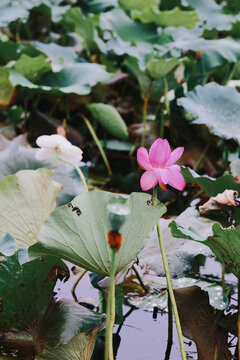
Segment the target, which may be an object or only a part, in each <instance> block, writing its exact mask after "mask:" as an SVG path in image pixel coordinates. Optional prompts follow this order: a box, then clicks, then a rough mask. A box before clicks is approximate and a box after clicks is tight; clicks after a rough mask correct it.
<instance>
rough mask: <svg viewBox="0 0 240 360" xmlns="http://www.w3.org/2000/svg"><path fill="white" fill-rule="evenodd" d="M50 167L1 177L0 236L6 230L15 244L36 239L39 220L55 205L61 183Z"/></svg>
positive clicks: (27, 243) (42, 220) (26, 243)
mask: <svg viewBox="0 0 240 360" xmlns="http://www.w3.org/2000/svg"><path fill="white" fill-rule="evenodd" d="M52 178H53V171H52V170H50V169H44V168H43V169H38V170H21V171H18V172H17V173H16V174H15V175H9V176H6V177H4V178H3V179H1V180H0V236H1V237H2V236H3V235H5V234H6V233H7V232H8V233H9V234H11V235H12V236H13V237H14V238H15V240H16V241H17V245H18V247H19V245H21V244H22V245H27V246H29V245H32V244H34V243H35V242H36V241H37V240H38V234H39V230H40V227H41V225H42V223H43V222H44V221H45V220H46V218H47V217H48V216H49V214H50V213H51V212H52V211H53V210H54V208H55V206H56V196H57V194H58V192H59V191H60V189H61V185H60V184H58V183H56V182H55V181H53V179H52Z"/></svg>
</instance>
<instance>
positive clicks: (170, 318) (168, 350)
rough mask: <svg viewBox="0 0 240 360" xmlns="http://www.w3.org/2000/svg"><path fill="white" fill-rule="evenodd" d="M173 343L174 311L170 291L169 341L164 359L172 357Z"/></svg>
mask: <svg viewBox="0 0 240 360" xmlns="http://www.w3.org/2000/svg"><path fill="white" fill-rule="evenodd" d="M172 345H173V313H172V304H171V299H170V296H169V293H168V341H167V348H166V352H165V359H164V360H169V359H170V354H171V350H172Z"/></svg>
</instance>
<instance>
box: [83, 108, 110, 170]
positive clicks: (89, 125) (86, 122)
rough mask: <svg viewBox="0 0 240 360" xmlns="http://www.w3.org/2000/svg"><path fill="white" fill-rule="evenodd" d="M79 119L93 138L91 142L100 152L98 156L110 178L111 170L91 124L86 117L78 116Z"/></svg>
mask: <svg viewBox="0 0 240 360" xmlns="http://www.w3.org/2000/svg"><path fill="white" fill-rule="evenodd" d="M80 116H81V118H82V119H83V120H84V122H85V124H86V125H87V128H88V130H89V131H90V133H91V135H92V137H93V140H94V141H95V143H96V145H97V147H98V150H99V151H100V154H101V155H102V158H103V161H104V163H105V165H106V168H107V171H108V174H109V175H110V176H111V175H112V169H111V166H110V164H109V162H108V158H107V155H106V153H105V151H104V149H103V147H102V144H101V143H100V141H99V139H98V137H97V134H96V132H95V130H94V128H93V126H92V124H91V123H90V121H89V120H88V119H87V118H86V116H84V115H82V114H80Z"/></svg>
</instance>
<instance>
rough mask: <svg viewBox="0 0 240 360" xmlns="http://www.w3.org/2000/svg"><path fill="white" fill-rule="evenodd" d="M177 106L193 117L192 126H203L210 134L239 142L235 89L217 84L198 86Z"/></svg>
mask: <svg viewBox="0 0 240 360" xmlns="http://www.w3.org/2000/svg"><path fill="white" fill-rule="evenodd" d="M178 104H179V105H182V106H183V107H184V109H185V110H186V111H187V112H188V113H190V114H192V115H193V116H194V117H195V119H194V120H192V121H191V122H192V123H193V124H204V125H206V126H207V127H208V128H209V130H210V132H211V133H212V134H214V135H217V136H219V137H222V138H225V139H234V140H236V141H237V142H240V133H239V126H240V120H239V113H240V95H239V93H238V92H237V91H236V90H235V89H233V88H230V87H227V86H221V85H219V84H217V83H209V84H207V85H205V86H200V85H199V86H196V87H195V89H194V90H193V91H190V92H188V93H187V94H186V95H185V97H183V98H180V99H179V100H178Z"/></svg>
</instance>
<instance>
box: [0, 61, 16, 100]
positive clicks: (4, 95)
mask: <svg viewBox="0 0 240 360" xmlns="http://www.w3.org/2000/svg"><path fill="white" fill-rule="evenodd" d="M9 73H10V71H9V69H5V68H0V106H1V105H3V106H4V105H5V106H7V105H8V104H9V103H10V101H11V98H12V96H13V94H14V86H13V85H12V84H11V82H10V81H9Z"/></svg>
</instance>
